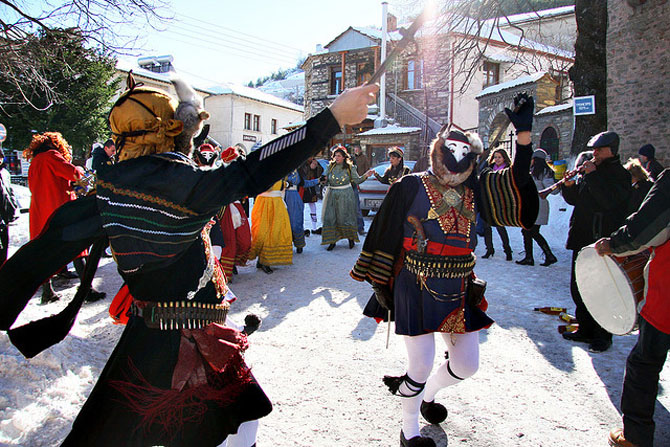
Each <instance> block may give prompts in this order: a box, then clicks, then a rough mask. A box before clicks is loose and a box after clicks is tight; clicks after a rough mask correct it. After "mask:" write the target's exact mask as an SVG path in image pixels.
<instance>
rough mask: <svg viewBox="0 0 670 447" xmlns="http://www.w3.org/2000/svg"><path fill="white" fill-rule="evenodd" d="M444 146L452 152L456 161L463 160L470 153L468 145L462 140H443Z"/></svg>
mask: <svg viewBox="0 0 670 447" xmlns="http://www.w3.org/2000/svg"><path fill="white" fill-rule="evenodd" d="M444 146H445V147H446V148H447V149H448V150H449V152H451V153H452V154H454V158H455V159H456V162H459V161H461V160H463V158H465V156H466V155H468V154H469V153H470V145H469V144H468V143H465V142H463V141H456V140H444Z"/></svg>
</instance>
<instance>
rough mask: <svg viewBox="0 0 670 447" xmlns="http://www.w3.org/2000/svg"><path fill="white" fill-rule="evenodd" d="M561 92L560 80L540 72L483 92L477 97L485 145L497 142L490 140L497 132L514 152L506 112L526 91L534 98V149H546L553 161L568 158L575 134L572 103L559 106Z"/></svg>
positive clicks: (480, 130)
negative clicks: (558, 96)
mask: <svg viewBox="0 0 670 447" xmlns="http://www.w3.org/2000/svg"><path fill="white" fill-rule="evenodd" d="M560 89H561V85H560V82H559V81H557V80H556V79H555V78H553V77H552V76H550V75H549V74H548V73H546V72H539V73H533V74H531V75H528V76H522V77H520V78H517V79H515V80H513V81H509V82H504V83H502V84H497V85H493V86H491V87H488V88H485V89H484V90H482V91H481V92H480V93H479V94H478V95H477V96H476V98H477V99H478V100H479V128H478V133H479V136H480V137H481V138H482V141H483V142H484V145H485V146H489V145H491V144H495V143H496V142H494V141H491V140H492V138H491V132H492V131H493V130H498V131H499V132H498V133H499V135H500V137H499V138H498V141H497V142H498V143H502V144H504V145H505V148H506V149H508V150H509V151H510V152H512V150H513V148H514V147H513V145H512V144H511V142H512V140H513V138H512V137H513V127H512V126H511V124H509V120H508V119H507V116H506V115H505V112H504V109H505V107H510V104H512V102H513V99H514V96H515V95H516V94H517V93H519V92H527V93H528V94H530V95H532V96H533V97H534V98H535V122H534V123H533V133H532V139H533V144H534V146H535V147H541V148H543V149H544V150H545V151H547V153H548V154H549V155H551V157H552V159H553V160H558V159H562V158H565V157H568V156H569V154H570V147H571V143H572V133H573V118H572V103H571V102H568V103H566V104H558V105H557V95H559V93H557V91H558V90H560Z"/></svg>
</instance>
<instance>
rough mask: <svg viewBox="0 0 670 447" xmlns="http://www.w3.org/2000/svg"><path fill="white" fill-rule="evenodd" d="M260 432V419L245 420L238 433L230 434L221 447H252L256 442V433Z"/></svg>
mask: <svg viewBox="0 0 670 447" xmlns="http://www.w3.org/2000/svg"><path fill="white" fill-rule="evenodd" d="M257 432H258V419H256V420H254V421H248V422H243V423H241V424H240V426H239V428H238V429H237V433H236V434H234V435H230V436H228V438H227V439H226V440H225V441H223V444H221V445H220V446H219V447H251V446H252V445H254V444H256V433H257Z"/></svg>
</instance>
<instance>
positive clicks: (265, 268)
mask: <svg viewBox="0 0 670 447" xmlns="http://www.w3.org/2000/svg"><path fill="white" fill-rule="evenodd" d="M256 268H257V269H261V270H263V271H264V272H265V273H267V274H268V275H269V274H270V273H272V272H273V270H272V269H271V268H270V266H269V265H265V264H261V263H260V262H257V263H256Z"/></svg>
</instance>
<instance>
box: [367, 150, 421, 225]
mask: <svg viewBox="0 0 670 447" xmlns="http://www.w3.org/2000/svg"><path fill="white" fill-rule="evenodd" d="M404 164H405V166H407V167H408V168H409V169H410V170H411V169H413V168H414V165H415V164H416V162H415V161H409V160H404ZM389 166H391V162H389V161H384V162H382V163H379V164H378V165H377V166H374V167H373V168H372V169H374V170H375V172H376V173H377V174H379V175H384V171H386V169H387V168H388V167H389ZM359 186H360V191H359V194H358V197H359V199H360V203H361V212H362V213H363V215H364V216H367V215H368V214H370V211H377V210H378V209H379V207H380V206H381V205H382V202H383V201H384V197H386V192H387V191H388V189H389V188H390V187H391V186H390V185H385V184H383V183H381V182H380V181H379V180H377V179H376V178H375V177H374V176H372V177H370V178H369V179H367V180H366V181H364V182H363V183H361V184H360V185H359Z"/></svg>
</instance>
